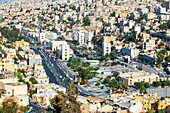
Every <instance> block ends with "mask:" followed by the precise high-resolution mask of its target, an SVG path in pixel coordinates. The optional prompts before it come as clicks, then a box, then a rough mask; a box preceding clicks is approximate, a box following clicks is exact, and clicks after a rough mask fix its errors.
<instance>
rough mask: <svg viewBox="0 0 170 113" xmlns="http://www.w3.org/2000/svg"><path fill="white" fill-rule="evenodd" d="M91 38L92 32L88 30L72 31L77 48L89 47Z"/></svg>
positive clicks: (78, 29)
mask: <svg viewBox="0 0 170 113" xmlns="http://www.w3.org/2000/svg"><path fill="white" fill-rule="evenodd" d="M93 36H94V34H93V31H92V30H90V29H89V30H85V29H84V28H77V29H74V30H73V40H75V41H77V42H78V45H79V46H82V45H86V46H87V47H91V45H89V43H90V42H91V40H92V37H93Z"/></svg>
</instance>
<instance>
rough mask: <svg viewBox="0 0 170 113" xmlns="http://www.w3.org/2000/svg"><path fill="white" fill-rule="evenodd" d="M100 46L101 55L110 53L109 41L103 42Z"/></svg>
mask: <svg viewBox="0 0 170 113" xmlns="http://www.w3.org/2000/svg"><path fill="white" fill-rule="evenodd" d="M102 48H103V55H106V54H110V53H111V43H106V42H105V43H104V42H103V45H102Z"/></svg>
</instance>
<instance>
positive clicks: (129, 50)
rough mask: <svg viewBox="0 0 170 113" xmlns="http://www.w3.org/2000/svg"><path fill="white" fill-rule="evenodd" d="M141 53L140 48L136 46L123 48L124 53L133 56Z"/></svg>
mask: <svg viewBox="0 0 170 113" xmlns="http://www.w3.org/2000/svg"><path fill="white" fill-rule="evenodd" d="M139 53H140V51H139V49H136V48H126V47H123V48H122V54H123V55H129V56H131V58H135V57H137V56H138V55H139Z"/></svg>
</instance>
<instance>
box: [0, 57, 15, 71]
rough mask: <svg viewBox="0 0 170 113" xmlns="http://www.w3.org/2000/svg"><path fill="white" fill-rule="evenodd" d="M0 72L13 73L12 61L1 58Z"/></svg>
mask: <svg viewBox="0 0 170 113" xmlns="http://www.w3.org/2000/svg"><path fill="white" fill-rule="evenodd" d="M0 71H1V72H4V71H12V72H14V71H15V67H14V59H9V58H3V59H2V58H1V59H0Z"/></svg>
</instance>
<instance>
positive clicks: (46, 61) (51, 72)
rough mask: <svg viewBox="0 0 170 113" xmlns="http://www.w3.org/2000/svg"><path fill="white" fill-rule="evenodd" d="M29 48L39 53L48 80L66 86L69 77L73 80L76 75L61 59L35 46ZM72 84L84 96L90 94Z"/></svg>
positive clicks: (79, 86)
mask: <svg viewBox="0 0 170 113" xmlns="http://www.w3.org/2000/svg"><path fill="white" fill-rule="evenodd" d="M31 48H32V49H33V50H34V51H35V53H37V54H40V55H41V58H42V63H43V66H44V69H45V71H46V72H47V76H48V77H49V79H50V82H51V83H55V84H58V85H61V86H64V87H65V88H68V87H69V84H68V83H69V79H71V80H74V79H75V78H76V76H77V75H76V74H75V73H74V72H72V70H71V69H70V68H69V67H67V65H65V64H64V63H63V62H62V61H59V60H55V59H54V58H53V57H52V56H51V55H49V53H46V54H47V55H45V53H44V52H41V51H40V50H38V49H37V47H35V46H31ZM66 74H68V77H66ZM60 76H62V78H60ZM74 85H75V87H77V88H78V90H79V92H80V94H83V95H86V96H90V95H91V94H90V93H89V92H88V91H87V90H86V89H85V88H84V87H83V86H81V85H78V84H74Z"/></svg>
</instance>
